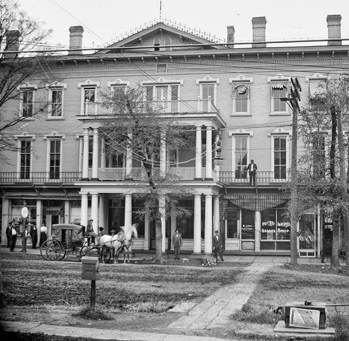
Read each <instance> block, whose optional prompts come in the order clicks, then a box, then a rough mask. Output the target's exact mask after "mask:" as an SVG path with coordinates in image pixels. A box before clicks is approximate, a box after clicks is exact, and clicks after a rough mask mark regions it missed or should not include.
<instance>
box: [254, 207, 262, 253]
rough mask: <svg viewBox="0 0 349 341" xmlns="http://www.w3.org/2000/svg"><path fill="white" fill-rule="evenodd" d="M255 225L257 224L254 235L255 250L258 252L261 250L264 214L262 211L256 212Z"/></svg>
mask: <svg viewBox="0 0 349 341" xmlns="http://www.w3.org/2000/svg"><path fill="white" fill-rule="evenodd" d="M254 216H255V218H254V220H255V221H254V226H255V236H254V250H255V251H256V252H260V251H261V228H262V214H261V212H260V211H256V212H255V215H254Z"/></svg>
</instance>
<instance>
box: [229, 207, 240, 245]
mask: <svg viewBox="0 0 349 341" xmlns="http://www.w3.org/2000/svg"><path fill="white" fill-rule="evenodd" d="M238 217H239V211H237V210H234V211H233V210H229V211H227V238H239V233H238V219H239V218H238Z"/></svg>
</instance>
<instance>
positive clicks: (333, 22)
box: [327, 14, 342, 45]
mask: <svg viewBox="0 0 349 341" xmlns="http://www.w3.org/2000/svg"><path fill="white" fill-rule="evenodd" d="M341 20H342V16H341V15H340V14H333V15H328V16H327V28H328V39H341ZM327 45H342V41H341V40H332V41H328V42H327Z"/></svg>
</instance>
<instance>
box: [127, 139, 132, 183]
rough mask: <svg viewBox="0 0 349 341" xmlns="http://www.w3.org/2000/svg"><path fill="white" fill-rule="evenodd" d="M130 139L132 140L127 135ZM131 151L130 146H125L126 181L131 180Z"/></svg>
mask: <svg viewBox="0 0 349 341" xmlns="http://www.w3.org/2000/svg"><path fill="white" fill-rule="evenodd" d="M129 136H130V138H132V134H129ZM131 172H132V149H131V147H130V146H127V149H126V174H125V176H126V179H132V175H131Z"/></svg>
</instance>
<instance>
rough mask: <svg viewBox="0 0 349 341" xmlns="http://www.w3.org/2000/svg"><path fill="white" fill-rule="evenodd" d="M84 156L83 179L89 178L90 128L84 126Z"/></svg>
mask: <svg viewBox="0 0 349 341" xmlns="http://www.w3.org/2000/svg"><path fill="white" fill-rule="evenodd" d="M82 157H83V159H82V179H83V180H88V128H84V152H83V155H82Z"/></svg>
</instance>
